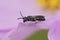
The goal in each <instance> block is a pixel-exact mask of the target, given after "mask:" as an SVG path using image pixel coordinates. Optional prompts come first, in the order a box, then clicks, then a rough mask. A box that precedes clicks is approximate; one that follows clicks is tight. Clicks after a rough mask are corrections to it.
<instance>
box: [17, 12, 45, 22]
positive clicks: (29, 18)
mask: <svg viewBox="0 0 60 40" xmlns="http://www.w3.org/2000/svg"><path fill="white" fill-rule="evenodd" d="M20 15H21V16H22V14H21V12H20ZM18 19H23V22H26V21H45V17H44V16H41V15H38V16H27V17H23V16H22V18H18Z"/></svg>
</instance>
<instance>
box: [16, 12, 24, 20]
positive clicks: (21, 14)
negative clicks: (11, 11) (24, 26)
mask: <svg viewBox="0 0 60 40" xmlns="http://www.w3.org/2000/svg"><path fill="white" fill-rule="evenodd" d="M20 15H21V17H22V18H23V15H22V13H21V11H20ZM22 18H17V19H18V20H19V19H22Z"/></svg>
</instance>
